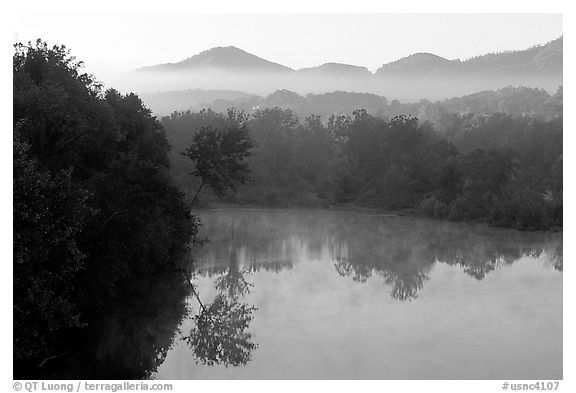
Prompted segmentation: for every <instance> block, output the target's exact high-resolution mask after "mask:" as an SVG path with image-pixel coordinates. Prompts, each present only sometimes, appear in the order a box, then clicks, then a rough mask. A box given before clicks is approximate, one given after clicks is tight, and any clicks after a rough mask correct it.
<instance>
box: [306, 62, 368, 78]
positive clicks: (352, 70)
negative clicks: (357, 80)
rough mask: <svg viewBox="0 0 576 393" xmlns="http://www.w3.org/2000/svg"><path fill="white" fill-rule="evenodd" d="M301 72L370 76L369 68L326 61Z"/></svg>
mask: <svg viewBox="0 0 576 393" xmlns="http://www.w3.org/2000/svg"><path fill="white" fill-rule="evenodd" d="M297 72H298V73H299V74H308V75H318V76H340V77H369V76H371V75H372V73H371V72H370V71H368V68H366V67H360V66H355V65H350V64H342V63H325V64H322V65H319V66H317V67H310V68H301V69H299V70H298V71H297Z"/></svg>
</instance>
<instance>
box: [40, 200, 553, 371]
mask: <svg viewBox="0 0 576 393" xmlns="http://www.w3.org/2000/svg"><path fill="white" fill-rule="evenodd" d="M201 216H202V221H203V224H204V225H203V233H202V234H201V236H202V237H204V236H206V237H207V238H208V239H209V241H208V242H206V243H204V244H203V246H201V247H198V248H196V249H194V251H193V253H191V255H190V256H189V257H190V261H189V264H190V266H189V269H190V271H193V272H194V273H193V274H191V275H185V274H182V273H173V274H170V275H163V276H160V277H152V278H148V279H144V278H143V279H141V280H139V281H138V282H135V283H133V284H134V285H132V288H129V289H127V291H126V293H123V294H122V296H121V299H122V301H119V302H118V304H117V305H115V307H114V308H113V309H112V310H110V312H109V314H108V315H107V316H106V317H105V318H101V319H99V320H94V321H91V322H90V328H89V329H88V330H87V331H86V332H85V336H84V339H85V346H84V347H83V348H82V349H81V350H80V351H78V352H77V353H74V354H72V355H70V356H67V357H64V358H62V359H59V360H57V361H56V360H55V361H54V363H51V364H49V365H48V366H47V369H46V370H43V371H42V374H41V375H39V377H40V378H58V379H77V378H79V379H101V378H103V379H116V378H118V379H143V378H167V379H178V378H189V379H192V378H346V377H348V378H401V379H402V378H405V379H410V378H426V379H430V378H440V379H443V378H447V379H450V378H472V379H482V378H488V379H523V378H527V377H529V378H530V379H538V378H554V379H559V378H561V377H562V368H561V364H562V363H561V361H562V349H561V348H562V324H561V322H562V314H561V293H562V288H561V287H562V280H561V274H560V272H562V270H563V258H562V237H561V234H552V233H527V232H518V231H513V230H504V229H494V228H489V227H486V226H482V225H469V224H456V223H442V222H437V221H428V220H418V219H413V218H407V217H370V216H364V215H358V214H348V213H332V212H323V213H313V212H305V211H304V212H298V211H277V210H271V211H249V210H245V211H244V210H224V211H211V212H202V213H201ZM519 261H522V262H519ZM497 272H500V273H497ZM186 277H188V278H189V279H190V281H188V280H187V278H186ZM489 277H491V278H494V279H489ZM502 299H505V301H504V300H502ZM475 343H482V344H475ZM502 348H505V351H504V350H503V349H502ZM443 362H445V363H443ZM414 364H420V367H414ZM460 365H461V367H460ZM228 366H238V367H228Z"/></svg>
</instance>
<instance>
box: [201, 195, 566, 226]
mask: <svg viewBox="0 0 576 393" xmlns="http://www.w3.org/2000/svg"><path fill="white" fill-rule="evenodd" d="M232 209H234V210H276V211H286V212H289V211H309V212H316V213H355V214H361V215H363V216H366V217H408V218H415V219H421V220H433V221H437V222H445V223H453V224H468V225H482V226H485V227H487V228H494V229H507V230H515V231H520V232H541V233H561V232H563V229H564V227H552V228H549V229H537V230H531V229H521V228H514V227H506V226H497V225H491V224H490V223H489V222H486V221H450V220H441V219H437V218H434V217H425V216H418V215H415V214H413V213H412V212H410V211H407V210H403V211H402V210H386V209H381V208H377V207H369V206H357V205H356V206H350V205H328V206H320V207H317V206H261V205H239V204H235V203H218V202H217V203H210V204H208V205H207V206H202V207H197V208H193V209H191V211H192V212H199V211H217V210H232Z"/></svg>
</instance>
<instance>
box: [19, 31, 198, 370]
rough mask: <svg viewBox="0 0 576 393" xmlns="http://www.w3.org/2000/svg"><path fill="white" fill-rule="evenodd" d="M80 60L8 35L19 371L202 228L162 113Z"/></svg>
mask: <svg viewBox="0 0 576 393" xmlns="http://www.w3.org/2000/svg"><path fill="white" fill-rule="evenodd" d="M81 67H82V63H80V62H78V61H77V60H76V59H75V58H74V57H73V56H71V54H70V52H69V51H68V50H67V49H66V48H65V47H64V46H54V47H49V46H48V45H47V44H46V43H44V42H42V41H40V40H39V41H38V42H36V43H35V44H28V45H23V44H18V45H16V46H15V53H14V56H13V78H14V82H13V97H14V98H13V116H14V117H13V119H14V130H13V131H14V134H13V138H14V143H13V162H14V164H13V165H14V167H13V171H14V180H13V181H14V183H13V190H14V194H13V211H14V220H13V225H14V227H13V228H14V229H13V230H14V243H13V244H14V260H13V266H14V360H15V372H16V375H18V370H19V369H27V368H30V367H32V368H34V367H35V366H37V365H38V364H42V363H41V362H42V361H43V360H46V359H48V358H52V357H57V356H59V355H62V353H66V351H67V350H68V349H69V348H70V347H74V345H75V344H74V343H77V342H78V341H79V340H82V334H84V333H82V332H87V331H88V330H87V329H85V328H86V327H87V326H88V325H89V321H90V320H94V319H96V318H97V317H98V316H99V315H103V313H105V312H107V310H108V309H109V306H110V304H111V303H112V302H113V301H114V300H115V299H117V296H118V294H119V293H120V292H124V295H125V292H126V291H127V290H129V288H130V284H131V283H133V282H134V280H135V279H137V278H138V277H146V276H149V275H150V274H153V273H154V274H160V273H161V272H163V271H167V270H170V269H171V270H173V269H174V268H175V267H176V266H175V262H174V261H177V260H178V257H179V255H182V254H183V253H184V252H185V251H186V249H187V247H188V245H189V243H190V242H191V239H193V238H194V235H195V233H196V231H197V228H198V222H197V220H196V219H195V218H194V216H192V215H191V214H190V209H189V207H188V206H187V205H186V204H185V203H184V202H183V199H182V193H181V192H180V191H179V190H178V188H177V186H176V185H175V184H174V182H173V181H172V180H171V177H170V173H169V166H170V161H169V158H168V151H169V149H170V146H169V144H168V141H167V139H166V136H165V133H164V131H163V129H162V127H161V125H160V124H159V123H158V121H157V120H156V119H155V118H153V117H152V116H151V114H150V111H149V110H148V109H147V108H146V107H145V106H144V105H143V104H142V102H141V101H140V99H139V98H138V97H137V96H136V95H134V94H127V95H123V94H120V93H119V92H118V91H116V90H113V89H109V90H106V91H103V90H102V86H101V85H100V84H99V83H97V82H96V81H95V80H94V78H93V77H92V76H90V75H87V74H85V73H82V68H81ZM182 280H183V278H182ZM132 285H133V284H132ZM27 375H30V374H27Z"/></svg>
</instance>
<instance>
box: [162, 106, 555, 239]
mask: <svg viewBox="0 0 576 393" xmlns="http://www.w3.org/2000/svg"><path fill="white" fill-rule="evenodd" d="M234 113H236V111H234V110H229V111H228V115H224V114H221V113H217V112H214V111H212V110H210V109H208V110H202V111H199V112H192V111H186V112H175V113H173V114H172V115H171V116H167V117H164V118H163V119H162V121H161V123H162V124H163V126H164V127H165V129H166V132H167V137H168V139H169V141H170V143H171V144H172V145H173V146H175V149H174V150H173V151H172V152H171V159H172V160H173V162H174V167H173V169H172V171H173V175H174V176H175V178H176V179H177V181H178V182H179V183H180V185H181V186H182V187H183V189H184V190H186V191H187V192H188V193H189V194H190V193H194V192H195V190H198V184H199V183H198V182H199V181H200V180H199V179H198V178H195V177H190V173H191V171H193V170H194V169H193V168H194V165H195V163H197V161H195V160H194V158H193V157H190V156H188V157H185V156H182V154H181V150H182V148H179V146H188V145H189V144H191V143H192V144H193V145H194V144H196V143H197V142H195V138H197V136H195V135H197V134H198V132H199V130H203V129H205V128H206V127H213V128H218V127H220V128H221V129H222V130H225V129H228V130H229V129H243V130H245V131H244V132H246V130H247V132H248V135H249V136H250V138H252V140H253V144H254V145H255V147H254V148H253V149H251V154H250V155H248V154H247V155H246V156H245V157H243V159H244V158H245V166H246V171H247V172H249V173H250V180H249V181H246V180H247V179H244V178H242V179H240V181H239V182H238V187H231V189H230V190H229V191H228V192H226V193H223V192H219V193H218V197H219V198H218V199H214V200H218V201H224V202H229V203H237V204H252V205H263V206H330V205H335V204H339V205H342V204H347V205H361V206H374V207H378V208H383V209H387V210H392V211H401V212H406V213H411V214H417V215H422V216H426V217H433V218H438V219H447V220H457V221H480V222H487V223H490V224H493V225H497V226H505V227H512V228H518V229H529V230H539V229H549V228H553V227H558V226H561V225H562V117H555V118H552V119H541V118H534V117H530V116H519V117H514V116H511V115H507V114H503V113H479V114H474V113H471V114H458V113H447V114H446V118H445V119H444V120H445V123H446V127H445V129H444V130H442V131H438V130H437V129H436V128H435V127H434V126H433V124H432V123H431V122H428V121H424V122H420V121H419V120H418V119H417V118H416V117H414V116H412V115H398V116H394V117H393V118H391V119H386V118H381V117H377V116H374V115H371V114H369V113H368V112H367V111H365V110H357V111H354V112H353V114H352V116H346V115H341V116H334V115H333V116H331V117H329V118H328V119H327V121H322V119H321V117H320V116H318V115H313V116H309V117H306V118H305V119H304V121H303V122H301V121H300V120H299V118H298V116H297V115H296V114H295V113H294V112H293V111H291V110H289V109H281V108H278V107H275V108H265V109H258V110H256V111H255V112H254V113H253V114H252V115H250V116H249V118H246V116H244V115H238V114H236V115H234V116H232V114H234ZM237 118H242V122H241V123H240V122H238V121H236V120H234V119H237ZM179 150H180V152H179ZM188 158H192V161H190V160H189V159H188ZM220 191H221V190H220ZM210 197H211V196H210V193H208V194H205V197H204V200H207V199H210Z"/></svg>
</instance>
